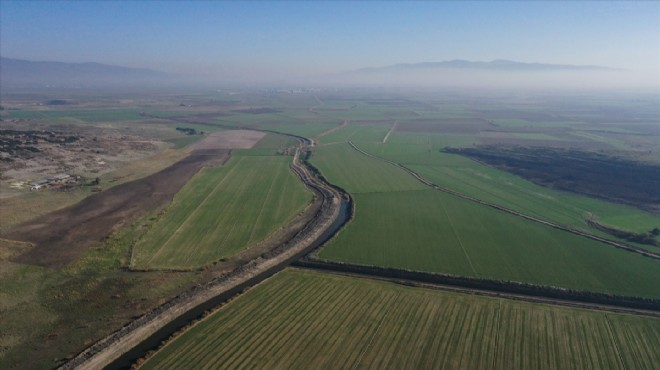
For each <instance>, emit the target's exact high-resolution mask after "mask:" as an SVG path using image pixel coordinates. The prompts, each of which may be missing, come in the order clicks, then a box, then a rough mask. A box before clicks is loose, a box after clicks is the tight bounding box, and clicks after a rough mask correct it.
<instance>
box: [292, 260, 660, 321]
mask: <svg viewBox="0 0 660 370" xmlns="http://www.w3.org/2000/svg"><path fill="white" fill-rule="evenodd" d="M293 265H294V266H298V267H306V268H313V269H319V270H326V271H338V272H346V273H355V274H362V275H370V276H376V277H381V278H386V279H402V280H412V281H418V282H422V283H429V284H442V285H452V286H457V287H463V288H470V289H481V290H488V291H494V292H501V293H511V294H520V295H527V296H533V297H540V298H551V299H562V300H567V301H578V302H584V303H595V304H603V305H610V306H618V307H626V308H634V309H643V310H653V311H660V300H658V299H652V298H641V297H624V296H616V295H610V294H605V293H594V292H586V291H581V290H573V289H565V288H557V287H550V286H540V285H534V284H526V283H518V282H513V281H502V280H489V279H479V278H473V277H464V276H452V275H447V274H437V273H430V272H420V271H410V270H402V269H395V268H387V267H377V266H365V265H355V264H348V263H343V262H334V261H327V260H320V259H316V258H313V259H312V258H305V259H302V260H299V261H296V262H295V263H294V264H293Z"/></svg>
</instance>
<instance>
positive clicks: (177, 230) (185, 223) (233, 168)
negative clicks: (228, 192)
mask: <svg viewBox="0 0 660 370" xmlns="http://www.w3.org/2000/svg"><path fill="white" fill-rule="evenodd" d="M242 160H243V157H241V158H239V159H238V161H237V162H236V164H235V165H234V167H232V168H231V169H230V170H229V171H228V172H227V173H226V174H225V175H224V177H223V178H222V181H220V182H219V183H218V184H217V185H216V186H215V187H214V188H213V190H211V191H210V192H209V193H208V194H207V195H206V197H204V200H202V201H201V202H200V203H199V204H198V205H197V207H195V210H193V211H192V212H190V214H189V215H188V217H186V219H185V220H184V221H183V222H182V223H181V225H179V227H177V229H176V230H175V231H174V232H173V233H172V235H170V237H169V238H167V240H166V241H165V243H163V245H162V246H161V247H160V248H159V249H158V252H156V253H155V254H154V255H153V256H151V258H150V259H149V260H148V261H147V262H146V265H149V264H150V263H151V261H153V260H154V258H156V257H157V256H158V255H159V254H160V252H161V251H163V250H164V249H165V246H166V245H168V244H169V243H170V241H171V240H172V238H174V237H175V236H176V235H177V234H178V233H179V231H180V230H181V228H183V227H184V225H187V224H188V222H189V221H190V220H191V219H192V218H193V216H194V215H195V214H196V213H197V211H198V210H199V208H200V207H201V206H202V205H203V204H204V203H206V201H207V200H208V199H209V198H210V197H211V196H212V195H213V194H215V193H216V192H217V190H218V188H220V186H221V185H222V184H224V183H225V181H226V180H227V179H228V178H229V177H230V176H229V175H230V174H231V173H233V172H234V170H235V169H236V168H237V167H238V165H239V164H240V163H241V161H242Z"/></svg>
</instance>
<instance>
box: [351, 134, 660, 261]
mask: <svg viewBox="0 0 660 370" xmlns="http://www.w3.org/2000/svg"><path fill="white" fill-rule="evenodd" d="M348 144H349V145H350V146H351V147H353V149H355V150H356V151H358V152H359V153H362V154H363V155H365V156H367V157H371V158H374V159H377V160H381V161H384V162H386V163H389V164H391V165H393V166H396V167H399V168H401V169H402V170H404V171H406V172H408V173H409V174H410V175H412V176H413V177H414V178H416V179H417V180H418V181H420V182H421V183H423V184H424V185H426V186H428V187H430V188H432V189H435V190H439V191H442V192H444V193H447V194H451V195H453V196H456V197H459V198H463V199H466V200H469V201H472V202H475V203H478V204H481V205H484V206H487V207H491V208H494V209H496V210H498V211H502V212H506V213H508V214H511V215H514V216H518V217H521V218H524V219H526V220H529V221H532V222H536V223H539V224H542V225H545V226H549V227H552V228H554V229H557V230H562V231H566V232H569V233H571V234H575V235H579V236H582V237H585V238H588V239H592V240H595V241H598V242H601V243H603V244H607V245H610V246H613V247H615V248H619V249H623V250H626V251H628V252H632V253H637V254H641V255H642V256H644V257H649V258H653V259H656V260H660V254H658V253H654V252H651V251H647V250H645V249H641V248H637V247H634V246H632V245H630V244H625V243H621V242H617V241H614V240H610V239H607V238H603V237H600V236H598V235H595V234H591V233H588V232H586V231H582V230H577V229H574V228H572V227H569V226H564V225H560V224H557V223H554V222H550V221H545V220H542V219H540V218H536V217H534V216H530V215H527V214H525V213H522V212H518V211H514V210H513V209H510V208H506V207H503V206H500V205H497V204H494V203H490V202H488V201H485V200H482V199H479V198H475V197H473V196H470V195H467V194H463V193H461V192H458V191H455V190H451V189H448V188H445V187H442V186H440V185H437V184H434V183H432V182H431V181H430V180H428V179H426V178H425V177H423V176H421V175H420V174H418V173H417V172H415V171H413V170H412V169H410V168H408V167H406V166H404V165H403V164H401V163H398V162H395V161H392V160H389V159H385V158H382V157H378V156H376V155H373V154H370V153H367V152H365V151H364V150H362V149H360V148H358V147H357V146H356V145H355V144H354V143H353V142H352V141H349V142H348Z"/></svg>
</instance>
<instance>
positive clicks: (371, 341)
mask: <svg viewBox="0 0 660 370" xmlns="http://www.w3.org/2000/svg"><path fill="white" fill-rule="evenodd" d="M400 294H401V293H397V295H396V297H394V299H393V302H392V304H391V305H390V306H389V307H387V311H385V314H384V315H383V317H381V318H380V321H379V322H378V326H377V327H376V330H374V333H373V334H371V338H369V343H367V346H366V347H364V349H363V350H362V352H360V356H359V357H358V359H357V361H356V362H355V365H353V367H352V368H351V369H353V370H355V369H357V367H358V366H360V362H362V357H364V354H365V353H367V351H368V350H369V347H371V344H372V343H373V342H374V339H376V335H378V332H379V331H380V328H381V326H383V322H384V321H385V318H387V315H389V314H390V311H391V310H392V306H393V305H395V304H396V300H397V299H398V298H399V295H400Z"/></svg>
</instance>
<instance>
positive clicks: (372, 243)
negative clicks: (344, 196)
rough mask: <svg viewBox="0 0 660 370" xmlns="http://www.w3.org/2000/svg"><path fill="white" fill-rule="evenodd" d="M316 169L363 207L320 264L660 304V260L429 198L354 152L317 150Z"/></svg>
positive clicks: (406, 178)
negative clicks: (655, 300) (513, 283)
mask: <svg viewBox="0 0 660 370" xmlns="http://www.w3.org/2000/svg"><path fill="white" fill-rule="evenodd" d="M312 163H313V164H314V165H316V166H317V167H319V169H320V170H321V172H322V173H323V174H324V175H325V176H326V177H327V178H328V180H329V181H330V182H331V183H334V184H336V185H339V186H341V187H343V188H344V189H346V190H347V191H349V192H350V193H351V194H352V195H353V196H354V200H355V207H356V213H355V219H354V220H353V221H352V223H350V224H349V225H348V226H346V228H345V229H344V230H342V231H341V232H340V233H339V235H338V236H337V237H336V238H335V239H334V240H332V241H331V242H330V243H329V244H328V246H326V247H325V248H324V249H323V250H322V251H321V253H320V256H321V257H323V258H328V259H334V260H340V261H344V262H353V263H361V264H371V265H379V266H387V267H397V268H406V269H411V270H422V271H432V272H442V273H451V274H456V275H467V276H475V277H481V278H488V279H502V280H512V281H521V282H528V283H534V284H542V285H550V286H559V287H566V288H575V289H580V290H594V291H598V292H605V293H612V294H617V295H634V296H644V297H656V298H658V297H660V289H658V287H657V282H658V281H660V261H657V260H652V259H650V258H646V257H643V256H641V255H638V254H633V253H630V252H626V251H623V250H620V249H616V248H613V247H611V246H608V245H605V244H602V243H599V242H596V241H593V240H589V239H586V238H584V237H579V236H576V235H573V234H570V233H567V232H564V231H560V230H556V229H553V228H550V227H548V226H543V225H540V224H537V223H534V222H532V221H528V220H524V219H521V218H519V217H517V216H513V215H510V214H507V213H504V212H501V211H497V210H494V209H492V208H490V207H486V206H483V205H479V204H476V203H474V202H471V201H468V200H465V199H460V198H457V197H454V196H451V195H448V194H446V193H442V192H440V191H436V190H431V189H429V188H428V187H426V186H424V185H423V184H422V183H420V182H419V181H417V180H415V179H414V178H413V177H412V176H411V175H409V174H408V173H406V172H405V171H403V170H401V169H399V168H397V167H395V166H393V165H391V164H388V163H385V162H383V161H380V160H377V159H373V158H370V157H367V156H365V155H363V154H361V153H359V152H357V151H356V150H354V149H352V148H351V147H350V146H349V145H348V144H336V145H328V146H324V147H319V148H317V152H316V153H315V154H314V156H312ZM454 185H456V184H454ZM459 190H462V188H459ZM558 271H559V272H560V273H558Z"/></svg>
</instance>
